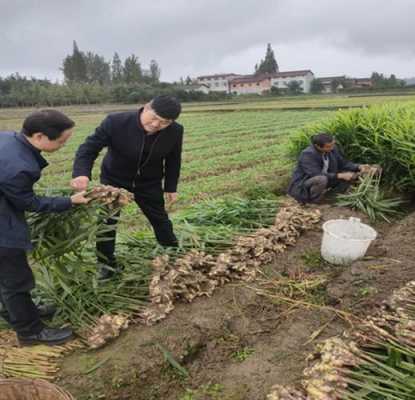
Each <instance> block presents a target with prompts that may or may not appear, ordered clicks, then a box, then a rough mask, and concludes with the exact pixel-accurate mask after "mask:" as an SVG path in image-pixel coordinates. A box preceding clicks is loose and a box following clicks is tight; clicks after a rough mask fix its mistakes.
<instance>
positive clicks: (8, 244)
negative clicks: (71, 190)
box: [0, 110, 88, 345]
mask: <svg viewBox="0 0 415 400" xmlns="http://www.w3.org/2000/svg"><path fill="white" fill-rule="evenodd" d="M73 126H74V122H73V121H71V120H70V119H69V118H68V117H66V116H65V115H64V114H62V113H60V112H58V111H55V110H44V111H37V112H35V113H33V114H32V115H30V116H29V117H27V118H26V120H25V121H24V123H23V129H22V132H21V133H16V132H1V133H0V302H1V304H2V307H3V311H2V312H1V316H2V317H3V318H4V319H6V320H7V321H8V322H9V323H10V325H11V326H12V327H13V329H14V330H15V331H16V333H17V338H18V340H19V342H20V344H23V345H26V344H37V343H39V344H47V345H53V344H62V343H64V342H66V341H67V340H70V339H71V337H72V332H71V330H70V329H68V328H65V329H55V328H48V327H46V326H45V325H44V324H43V322H42V321H41V317H42V310H41V309H39V308H38V307H36V306H35V304H34V303H33V300H32V297H31V295H30V292H31V290H32V289H33V288H34V285H35V282H34V278H33V273H32V270H31V269H30V267H29V265H28V262H27V256H26V251H28V250H30V249H31V248H32V244H31V242H30V235H29V227H28V225H27V222H26V219H25V212H26V211H30V212H38V213H44V212H45V213H46V212H62V211H65V210H68V209H69V208H71V207H72V205H73V204H84V203H87V202H88V199H86V198H85V197H84V193H78V194H76V195H73V196H72V197H41V196H36V195H35V193H34V192H33V185H34V184H35V183H36V182H37V181H38V180H39V178H40V175H41V170H42V169H43V168H45V167H46V166H47V165H48V164H47V162H46V160H45V159H44V158H43V157H42V155H41V151H45V152H53V151H56V150H58V149H59V148H61V147H62V146H63V145H64V144H65V142H66V141H67V140H68V139H69V138H70V136H71V135H72V128H73ZM44 311H45V310H44ZM46 311H47V310H46Z"/></svg>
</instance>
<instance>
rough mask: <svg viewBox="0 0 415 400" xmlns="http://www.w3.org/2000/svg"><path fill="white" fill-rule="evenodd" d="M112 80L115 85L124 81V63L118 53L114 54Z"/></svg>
mask: <svg viewBox="0 0 415 400" xmlns="http://www.w3.org/2000/svg"><path fill="white" fill-rule="evenodd" d="M111 78H112V82H113V83H121V82H122V81H123V79H124V74H123V67H122V62H121V59H120V56H119V55H118V53H117V52H115V53H114V57H113V58H112V64H111Z"/></svg>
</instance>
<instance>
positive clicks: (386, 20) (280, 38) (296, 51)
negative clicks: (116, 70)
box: [0, 0, 415, 81]
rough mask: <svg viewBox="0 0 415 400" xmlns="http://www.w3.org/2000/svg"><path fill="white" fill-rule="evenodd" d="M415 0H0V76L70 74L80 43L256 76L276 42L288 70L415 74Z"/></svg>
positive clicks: (176, 68) (172, 70)
mask: <svg viewBox="0 0 415 400" xmlns="http://www.w3.org/2000/svg"><path fill="white" fill-rule="evenodd" d="M414 16H415V0H393V1H390V0H147V1H140V0H118V1H114V0H89V1H87V0H38V1H36V0H0V22H1V25H0V26H1V29H0V57H1V58H0V76H5V75H8V74H10V73H13V72H19V73H21V74H23V75H30V76H36V77H39V78H42V77H47V78H50V79H53V80H54V79H62V75H61V73H60V71H59V68H60V66H61V64H62V60H63V58H64V57H65V56H66V55H67V54H69V53H71V52H72V41H73V40H76V41H77V43H78V46H79V48H80V49H81V50H82V51H93V52H96V53H98V54H100V55H103V56H104V57H105V58H107V59H108V60H109V59H112V56H113V54H114V52H115V51H117V52H118V53H119V54H120V56H121V58H122V59H124V58H125V57H127V56H128V55H130V54H132V53H134V54H136V55H137V56H138V57H139V59H140V61H141V63H142V65H143V66H144V67H146V66H147V64H148V63H149V61H150V60H151V59H153V58H154V59H156V60H157V61H158V63H159V64H160V67H161V70H162V79H163V80H166V81H172V80H177V79H179V77H180V76H184V77H185V76H187V75H190V76H192V77H193V76H197V75H202V74H213V73H223V72H234V73H241V74H248V73H252V72H253V68H254V65H255V64H256V63H257V62H258V61H259V59H260V58H262V57H263V56H264V54H265V48H266V44H267V43H268V42H269V43H271V44H272V46H273V49H274V52H275V55H276V59H277V61H278V64H279V66H280V70H281V71H287V70H294V69H311V70H312V71H313V72H314V74H315V75H316V76H328V75H344V74H346V75H349V76H355V77H365V76H369V75H370V74H371V73H372V71H378V72H383V73H386V74H391V73H395V74H396V75H397V76H398V77H401V78H405V77H413V76H415V23H414Z"/></svg>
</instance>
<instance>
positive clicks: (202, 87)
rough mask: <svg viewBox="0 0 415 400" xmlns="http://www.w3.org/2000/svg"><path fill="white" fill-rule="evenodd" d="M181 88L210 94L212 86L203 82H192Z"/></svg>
mask: <svg viewBox="0 0 415 400" xmlns="http://www.w3.org/2000/svg"><path fill="white" fill-rule="evenodd" d="M181 89H183V90H184V91H186V92H202V93H205V94H208V93H209V92H210V88H209V85H206V84H204V83H202V84H198V83H195V84H191V85H184V86H182V87H181Z"/></svg>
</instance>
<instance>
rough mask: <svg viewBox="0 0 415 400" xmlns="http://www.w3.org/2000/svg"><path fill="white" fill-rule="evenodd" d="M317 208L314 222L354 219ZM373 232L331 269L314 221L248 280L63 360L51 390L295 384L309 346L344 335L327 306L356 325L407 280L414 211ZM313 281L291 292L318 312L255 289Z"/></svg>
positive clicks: (166, 399) (244, 399)
mask: <svg viewBox="0 0 415 400" xmlns="http://www.w3.org/2000/svg"><path fill="white" fill-rule="evenodd" d="M320 208H321V211H322V214H323V218H322V222H324V221H325V220H329V219H332V218H340V217H349V216H351V215H353V216H356V213H354V212H352V211H350V210H347V209H342V208H338V207H332V206H327V205H326V206H321V207H320ZM358 216H359V215H358ZM359 217H360V218H362V220H363V221H365V222H367V221H366V220H365V218H364V217H362V216H359ZM374 227H375V228H376V229H377V230H378V232H379V237H378V239H377V240H376V241H375V243H374V246H373V247H372V248H371V249H370V251H369V253H368V256H367V257H366V258H365V259H364V260H362V261H359V262H356V263H355V264H353V265H352V266H349V267H334V266H331V265H328V264H327V263H325V262H322V260H321V259H320V258H319V249H320V244H321V237H322V232H321V224H320V225H319V226H318V227H316V229H314V230H312V231H309V232H307V233H305V234H304V235H303V236H302V237H301V238H300V239H299V241H298V243H297V245H296V246H295V247H292V248H290V249H289V250H288V251H286V252H285V253H283V254H281V255H280V256H279V257H278V259H277V261H276V262H275V263H274V264H273V265H270V266H266V267H264V270H263V271H264V276H260V277H259V279H258V281H257V282H255V283H253V284H250V285H249V286H247V285H246V284H229V285H227V286H226V287H224V288H221V289H218V290H217V291H216V292H215V293H214V295H213V296H212V297H211V298H200V299H197V300H196V301H195V302H193V303H192V304H179V305H178V306H177V307H176V309H175V310H174V311H173V312H172V313H171V314H170V316H169V317H168V318H167V319H166V320H164V321H162V322H161V323H159V324H157V325H155V326H153V327H145V326H141V325H137V326H132V327H131V328H129V329H128V330H127V331H126V332H124V333H123V334H122V335H121V337H120V338H118V339H117V340H116V341H114V342H113V343H111V344H109V345H107V346H106V347H105V348H103V349H101V350H98V351H89V352H78V353H75V354H73V355H72V356H70V357H67V358H66V359H65V362H64V365H63V368H62V371H61V378H60V380H59V382H58V383H59V384H60V385H61V386H63V387H64V388H66V389H68V390H69V391H70V392H71V393H73V394H74V395H75V396H76V397H77V399H78V400H86V399H90V400H92V399H108V400H115V399H132V400H144V399H145V400H156V399H163V400H202V399H203V400H205V399H206V400H208V399H211V400H213V399H222V400H263V399H265V397H266V394H267V393H269V391H270V388H271V386H272V385H274V384H277V383H278V384H291V383H296V382H298V381H299V380H300V379H301V376H302V371H303V369H304V367H305V366H306V361H305V358H306V356H307V354H308V353H309V352H310V351H311V350H312V349H313V347H314V345H315V344H316V343H318V342H319V341H321V340H323V339H325V338H327V337H330V336H333V335H336V334H340V333H341V332H343V331H344V330H347V329H353V327H352V325H351V324H350V320H348V317H347V314H344V315H343V316H339V315H338V314H336V313H335V312H334V311H333V310H331V309H330V308H327V307H331V308H334V309H336V310H343V311H345V312H347V313H353V314H354V315H356V316H358V317H361V318H363V317H364V316H365V315H367V314H370V313H371V312H373V308H374V307H377V306H378V305H379V303H380V302H381V301H382V300H384V299H385V298H387V297H388V296H389V295H390V294H391V292H392V291H393V289H395V288H399V287H401V286H403V285H404V284H405V283H406V282H408V281H409V280H414V279H415V243H414V234H415V214H411V215H409V216H407V217H405V218H404V219H402V220H401V221H398V222H396V223H394V224H392V225H388V224H377V225H374ZM316 276H324V277H325V279H326V282H325V283H323V284H322V285H320V286H318V287H317V288H315V289H310V290H308V291H306V292H305V293H304V297H301V296H300V297H298V296H297V295H296V293H297V292H295V291H294V292H293V294H294V298H296V299H298V300H302V301H306V302H310V303H314V304H319V305H325V306H327V307H326V308H324V307H316V306H313V307H305V306H299V305H298V304H297V305H296V306H295V304H291V303H286V302H283V301H281V299H280V298H279V297H278V296H280V295H281V292H280V291H277V290H276V291H274V292H272V291H271V292H270V293H272V294H273V295H275V296H277V297H274V298H270V297H268V296H266V297H264V296H260V295H258V294H257V292H256V291H255V288H258V287H261V288H263V286H262V285H261V282H262V283H264V282H267V281H272V279H273V278H275V277H284V278H287V279H292V280H294V281H298V282H300V281H302V280H304V279H307V278H308V277H316ZM268 286H269V285H268ZM284 290H285V291H284V292H283V293H282V294H283V295H284V296H287V291H286V290H287V288H285V289H284ZM288 297H289V296H288ZM175 361H176V362H178V363H179V365H176V364H175Z"/></svg>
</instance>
